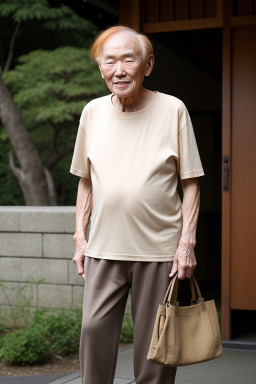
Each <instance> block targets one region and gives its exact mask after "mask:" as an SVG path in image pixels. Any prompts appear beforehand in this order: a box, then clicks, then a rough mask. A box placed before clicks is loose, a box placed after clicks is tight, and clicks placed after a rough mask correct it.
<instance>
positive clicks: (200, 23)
mask: <svg viewBox="0 0 256 384" xmlns="http://www.w3.org/2000/svg"><path fill="white" fill-rule="evenodd" d="M221 27H222V20H221V19H217V18H215V17H214V18H205V19H191V20H179V21H165V22H160V23H145V24H144V25H143V32H144V33H157V32H172V31H188V30H193V29H209V28H221Z"/></svg>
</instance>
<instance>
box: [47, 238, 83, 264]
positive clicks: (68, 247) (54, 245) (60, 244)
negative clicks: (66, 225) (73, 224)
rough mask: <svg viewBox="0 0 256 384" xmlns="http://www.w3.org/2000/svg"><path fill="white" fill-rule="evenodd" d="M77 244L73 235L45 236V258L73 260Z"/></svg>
mask: <svg viewBox="0 0 256 384" xmlns="http://www.w3.org/2000/svg"><path fill="white" fill-rule="evenodd" d="M74 252H75V244H74V241H73V235H71V234H67V235H63V234H44V235H43V256H44V257H53V258H62V259H64V258H66V259H69V260H71V259H72V257H73V256H74Z"/></svg>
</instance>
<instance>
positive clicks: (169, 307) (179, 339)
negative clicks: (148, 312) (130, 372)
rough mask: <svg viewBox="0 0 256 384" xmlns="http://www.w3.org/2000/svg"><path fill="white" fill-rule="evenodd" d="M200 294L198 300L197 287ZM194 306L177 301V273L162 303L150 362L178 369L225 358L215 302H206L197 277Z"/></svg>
mask: <svg viewBox="0 0 256 384" xmlns="http://www.w3.org/2000/svg"><path fill="white" fill-rule="evenodd" d="M194 285H195V288H196V291H197V294H198V299H196V295H195V288H194ZM190 287H191V295H192V298H191V305H190V306H184V307H181V306H179V302H177V291H178V272H176V274H175V275H174V276H173V278H172V280H171V282H170V284H169V287H168V288H167V291H166V294H165V297H164V301H163V304H159V307H158V311H157V315H156V319H155V324H154V329H153V334H152V339H151V343H150V347H149V351H148V355H147V359H148V360H149V361H152V362H153V363H156V364H161V365H166V366H169V367H179V366H184V365H190V364H197V363H201V362H204V361H208V360H211V359H215V358H217V357H219V356H221V355H222V344H221V334H220V326H219V322H218V316H217V310H216V305H215V301H214V300H210V301H204V299H203V298H202V295H201V291H200V289H199V286H198V283H197V281H196V278H195V276H194V275H192V278H190Z"/></svg>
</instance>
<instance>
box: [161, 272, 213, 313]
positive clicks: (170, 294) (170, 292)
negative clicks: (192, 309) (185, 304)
mask: <svg viewBox="0 0 256 384" xmlns="http://www.w3.org/2000/svg"><path fill="white" fill-rule="evenodd" d="M189 280H190V288H191V294H192V299H191V305H192V304H195V302H196V295H195V289H194V285H195V288H196V291H197V294H198V301H199V302H200V303H202V305H203V307H204V309H206V307H205V303H204V299H203V298H202V294H201V291H200V288H199V285H198V283H197V280H196V278H195V276H194V274H193V275H192V277H191V278H190V279H189ZM177 291H178V271H177V272H176V273H175V275H174V276H173V278H172V280H171V282H170V284H169V286H168V288H167V291H166V294H165V297H164V301H163V305H170V304H172V305H177Z"/></svg>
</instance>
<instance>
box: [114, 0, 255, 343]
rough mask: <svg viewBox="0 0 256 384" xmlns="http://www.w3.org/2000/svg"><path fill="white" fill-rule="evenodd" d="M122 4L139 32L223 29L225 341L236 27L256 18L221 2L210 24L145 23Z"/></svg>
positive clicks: (125, 20)
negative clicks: (226, 172) (226, 175)
mask: <svg viewBox="0 0 256 384" xmlns="http://www.w3.org/2000/svg"><path fill="white" fill-rule="evenodd" d="M119 2H120V20H119V22H120V24H125V25H128V26H131V27H132V28H133V29H135V30H137V31H139V32H145V33H159V32H161V31H163V30H164V31H165V32H167V31H168V32H171V31H180V30H187V31H188V30H192V29H205V28H222V31H223V35H222V42H223V44H222V54H223V57H222V78H223V80H222V156H223V159H222V173H221V174H222V182H221V185H222V212H221V214H222V230H221V232H222V246H221V336H222V340H230V338H231V305H230V301H231V300H230V296H231V288H230V284H231V279H230V268H231V188H230V187H231V183H232V180H231V172H230V166H232V153H231V138H232V137H231V132H232V121H231V112H232V110H231V108H232V104H231V101H232V100H231V91H232V79H231V72H232V57H231V44H232V28H237V27H242V26H248V25H256V15H255V14H254V15H249V16H233V10H232V4H233V1H232V0H217V16H216V18H215V19H213V20H211V21H209V20H208V21H209V23H208V22H206V23H205V20H187V21H175V22H168V23H153V24H152V25H151V24H144V25H143V23H142V19H143V9H142V5H141V4H142V3H141V1H140V0H132V1H131V2H126V1H125V0H119ZM224 156H227V157H228V163H224ZM224 165H225V166H228V167H229V188H228V190H224V182H223V181H224Z"/></svg>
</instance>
